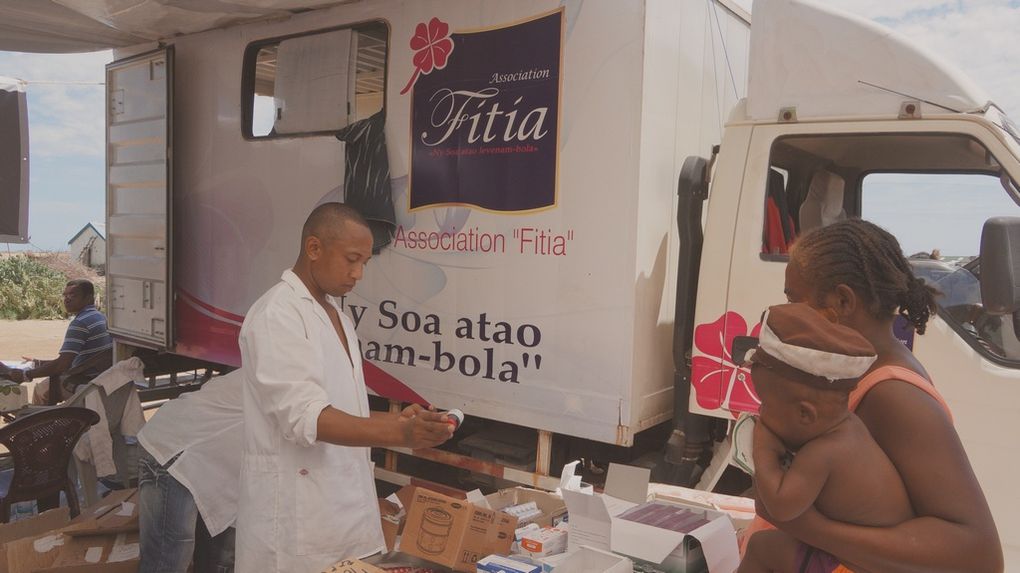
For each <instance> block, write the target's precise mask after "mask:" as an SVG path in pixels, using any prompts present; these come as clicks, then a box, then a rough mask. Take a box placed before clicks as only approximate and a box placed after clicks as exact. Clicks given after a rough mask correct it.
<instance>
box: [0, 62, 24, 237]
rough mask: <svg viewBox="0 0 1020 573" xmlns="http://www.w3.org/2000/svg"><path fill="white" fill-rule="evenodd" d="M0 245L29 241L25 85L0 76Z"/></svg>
mask: <svg viewBox="0 0 1020 573" xmlns="http://www.w3.org/2000/svg"><path fill="white" fill-rule="evenodd" d="M0 205H3V208H2V209H0V243H27V242H28V102H27V99H26V97H25V82H22V81H20V80H15V79H11V78H3V77H0Z"/></svg>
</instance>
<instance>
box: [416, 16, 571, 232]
mask: <svg viewBox="0 0 1020 573" xmlns="http://www.w3.org/2000/svg"><path fill="white" fill-rule="evenodd" d="M562 26H563V12H562V10H557V11H555V12H552V13H549V14H546V15H542V16H538V17H536V18H534V19H531V20H528V21H524V22H517V23H514V24H511V25H507V26H503V27H498V28H492V29H486V30H478V31H470V32H458V33H453V34H450V33H449V27H448V26H447V25H446V23H444V22H442V21H440V20H438V19H436V18H433V19H432V20H431V21H430V22H428V23H422V24H419V25H418V29H417V30H416V33H415V36H414V38H412V40H411V47H412V48H413V49H414V50H415V54H414V57H413V63H414V65H415V72H414V75H413V76H412V78H411V79H410V81H409V82H408V84H407V86H406V87H405V88H404V92H406V91H407V90H408V89H410V88H413V89H412V96H411V98H412V104H411V173H410V193H409V195H410V208H411V209H412V210H413V209H419V208H423V207H434V206H440V205H465V206H471V207H476V208H480V209H484V210H487V211H493V212H522V211H536V210H540V209H545V208H548V207H552V206H554V205H556V200H557V168H558V165H557V150H558V148H559V145H558V138H559V117H560V109H559V107H560V65H561V59H562V58H561V56H562ZM404 92H402V93H404Z"/></svg>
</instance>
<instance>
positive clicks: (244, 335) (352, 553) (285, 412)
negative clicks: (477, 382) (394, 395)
mask: <svg viewBox="0 0 1020 573" xmlns="http://www.w3.org/2000/svg"><path fill="white" fill-rule="evenodd" d="M371 255H372V234H371V231H370V230H369V228H368V225H367V224H366V223H365V220H364V219H363V218H362V217H361V216H360V215H359V214H358V213H357V211H355V210H354V209H352V208H350V207H348V206H346V205H343V204H340V203H326V204H323V205H320V206H319V207H316V209H315V210H314V211H312V213H311V215H309V216H308V220H307V221H306V222H305V225H304V228H303V229H302V232H301V252H300V255H299V256H298V260H297V263H295V265H294V267H293V269H290V270H287V271H285V272H284V273H283V277H282V279H283V280H282V281H281V282H279V283H278V284H277V285H276V286H274V287H273V288H271V289H270V290H269V291H268V292H266V294H264V295H262V297H261V298H260V299H259V300H258V301H256V302H255V304H254V305H253V306H252V308H251V310H249V311H248V315H247V316H246V317H245V320H244V325H243V326H242V327H241V336H240V345H241V361H242V370H243V371H244V372H245V378H246V379H245V384H244V392H243V394H244V406H243V408H244V420H245V438H244V456H243V462H242V470H241V491H240V500H239V506H238V516H237V539H236V553H237V556H236V571H237V572H238V573H256V572H257V573H263V572H267V571H280V572H285V573H305V572H307V573H316V572H318V571H322V570H323V569H325V568H326V567H328V566H329V565H331V564H333V563H335V562H336V561H339V560H340V559H343V558H347V557H363V556H366V555H371V554H373V553H376V552H378V551H382V550H384V549H385V544H384V541H383V536H382V528H381V526H380V522H379V507H378V502H377V496H376V491H375V482H374V479H373V473H372V463H371V461H370V458H369V447H370V446H398V445H399V446H404V447H412V448H422V447H432V446H436V445H438V444H440V443H442V442H444V441H446V440H447V439H448V438H449V437H450V435H451V434H452V432H453V430H452V426H450V425H449V424H447V423H446V416H445V415H444V414H439V413H436V412H430V411H428V410H423V409H421V408H420V407H413V408H410V409H408V410H405V412H404V413H403V414H401V415H399V416H397V415H394V414H388V413H380V412H371V411H370V410H369V408H368V395H367V393H366V390H365V381H364V374H363V372H362V367H361V353H360V349H359V346H358V339H357V335H356V334H355V332H354V323H353V322H352V321H351V319H350V318H348V317H347V316H346V315H344V314H343V313H342V312H341V310H340V305H339V299H338V298H337V297H341V296H343V295H344V294H346V293H348V292H350V290H351V289H352V288H354V285H355V283H357V281H358V280H360V279H361V277H362V273H363V270H364V267H365V263H366V262H368V259H369V258H370V257H371Z"/></svg>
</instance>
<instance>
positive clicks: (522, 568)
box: [475, 555, 542, 573]
mask: <svg viewBox="0 0 1020 573" xmlns="http://www.w3.org/2000/svg"><path fill="white" fill-rule="evenodd" d="M475 571H476V572H477V573H540V572H541V571H542V567H541V566H539V565H530V564H528V563H523V562H521V561H515V560H513V559H508V558H506V557H501V556H499V555H489V556H488V557H482V558H481V559H479V560H478V562H477V563H475Z"/></svg>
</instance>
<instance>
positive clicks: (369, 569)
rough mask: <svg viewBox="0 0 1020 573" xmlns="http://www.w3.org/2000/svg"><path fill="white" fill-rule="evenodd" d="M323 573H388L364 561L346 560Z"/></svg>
mask: <svg viewBox="0 0 1020 573" xmlns="http://www.w3.org/2000/svg"><path fill="white" fill-rule="evenodd" d="M322 573H386V571H385V570H383V569H380V568H378V567H376V566H375V565H369V564H368V563H365V562H364V561H359V560H357V559H344V560H343V561H340V562H339V563H335V564H334V565H333V566H332V567H330V568H329V569H326V570H325V571H323V572H322Z"/></svg>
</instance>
